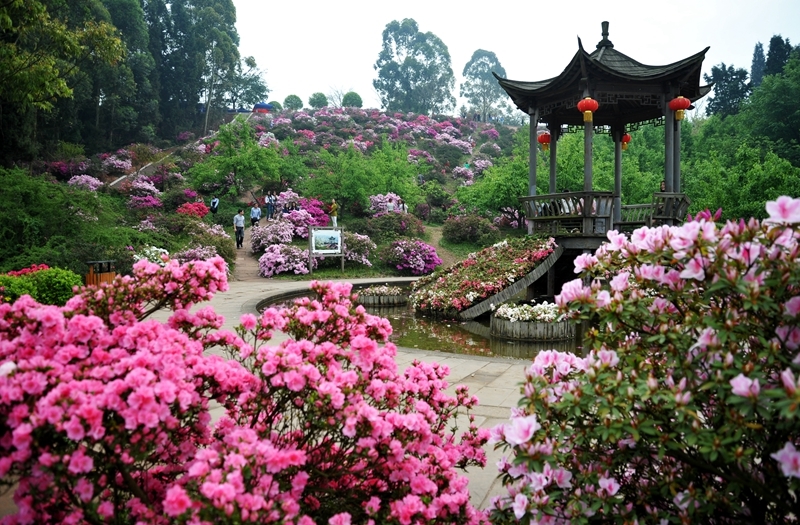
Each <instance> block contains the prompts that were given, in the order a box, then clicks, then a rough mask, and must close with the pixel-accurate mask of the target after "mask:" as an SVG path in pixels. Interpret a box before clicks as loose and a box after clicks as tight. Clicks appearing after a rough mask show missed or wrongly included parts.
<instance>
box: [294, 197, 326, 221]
mask: <svg viewBox="0 0 800 525" xmlns="http://www.w3.org/2000/svg"><path fill="white" fill-rule="evenodd" d="M299 205H300V209H301V210H305V211H307V212H308V214H309V215H310V216H311V226H327V225H328V224H329V223H330V222H331V220H330V217H328V211H327V209H328V207H327V206H326V205H325V203H323V202H322V201H321V200H319V199H313V198H311V199H307V198H305V197H303V198H301V199H300V201H299Z"/></svg>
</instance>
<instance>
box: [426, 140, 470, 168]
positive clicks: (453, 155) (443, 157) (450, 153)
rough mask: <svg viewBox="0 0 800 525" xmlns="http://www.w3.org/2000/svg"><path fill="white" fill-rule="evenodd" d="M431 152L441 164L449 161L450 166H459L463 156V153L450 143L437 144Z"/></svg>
mask: <svg viewBox="0 0 800 525" xmlns="http://www.w3.org/2000/svg"><path fill="white" fill-rule="evenodd" d="M433 154H434V156H435V157H436V160H438V161H439V162H440V163H441V164H443V165H447V164H448V163H449V164H450V166H452V167H455V166H460V165H461V159H462V158H463V157H464V153H463V152H462V151H461V150H460V149H458V148H457V147H456V146H453V145H451V144H439V145H438V146H436V149H435V150H434V152H433Z"/></svg>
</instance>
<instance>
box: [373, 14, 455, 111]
mask: <svg viewBox="0 0 800 525" xmlns="http://www.w3.org/2000/svg"><path fill="white" fill-rule="evenodd" d="M374 67H375V70H377V72H378V78H376V79H375V80H373V81H372V85H373V86H375V89H376V90H377V91H378V95H379V96H380V98H381V104H382V106H383V107H384V108H385V109H386V110H387V111H404V112H414V113H423V114H430V113H440V112H444V111H447V110H448V109H451V108H453V107H454V106H455V97H454V96H453V87H454V85H455V77H454V76H453V68H452V66H451V62H450V52H449V51H448V49H447V46H446V45H445V44H444V42H442V41H441V39H439V37H437V36H436V35H434V34H433V33H431V32H427V33H422V32H420V31H419V26H418V25H417V22H416V21H414V20H413V19H411V18H406V19H404V20H403V21H402V22H398V21H397V20H393V21H392V22H390V23H388V24H386V28H385V29H384V30H383V46H382V48H381V52H380V53H379V55H378V60H377V61H376V62H375V66H374Z"/></svg>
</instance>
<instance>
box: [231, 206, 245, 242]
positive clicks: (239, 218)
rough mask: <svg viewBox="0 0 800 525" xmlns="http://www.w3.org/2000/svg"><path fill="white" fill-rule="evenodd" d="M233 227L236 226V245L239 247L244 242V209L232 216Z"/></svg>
mask: <svg viewBox="0 0 800 525" xmlns="http://www.w3.org/2000/svg"><path fill="white" fill-rule="evenodd" d="M233 227H234V228H236V247H237V248H241V247H242V245H243V244H244V210H242V209H240V210H239V213H237V214H236V215H234V216H233Z"/></svg>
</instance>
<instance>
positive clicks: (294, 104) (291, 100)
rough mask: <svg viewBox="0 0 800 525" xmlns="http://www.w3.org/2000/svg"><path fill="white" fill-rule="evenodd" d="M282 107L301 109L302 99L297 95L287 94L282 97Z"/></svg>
mask: <svg viewBox="0 0 800 525" xmlns="http://www.w3.org/2000/svg"><path fill="white" fill-rule="evenodd" d="M283 107H285V108H286V109H288V110H291V111H297V110H299V109H303V101H302V99H301V98H300V97H298V96H297V95H288V96H287V97H286V98H285V99H283Z"/></svg>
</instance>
